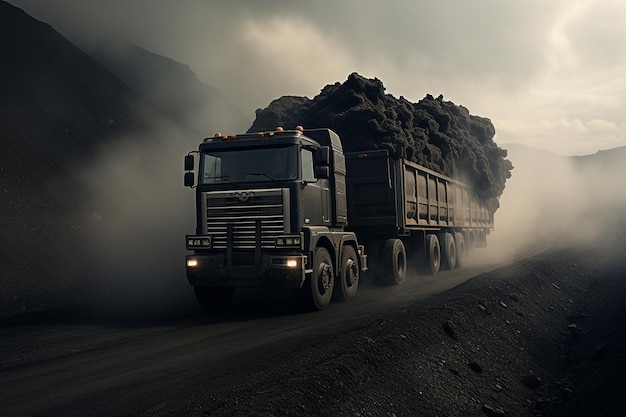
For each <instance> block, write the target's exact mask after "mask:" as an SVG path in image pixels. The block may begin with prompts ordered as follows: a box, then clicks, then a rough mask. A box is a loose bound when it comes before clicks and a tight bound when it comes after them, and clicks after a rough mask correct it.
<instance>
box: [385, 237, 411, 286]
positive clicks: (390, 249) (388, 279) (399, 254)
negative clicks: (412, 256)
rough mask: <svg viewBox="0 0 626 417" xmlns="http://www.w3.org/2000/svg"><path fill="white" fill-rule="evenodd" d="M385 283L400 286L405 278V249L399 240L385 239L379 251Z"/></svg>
mask: <svg viewBox="0 0 626 417" xmlns="http://www.w3.org/2000/svg"><path fill="white" fill-rule="evenodd" d="M381 264H382V265H383V267H384V271H385V275H384V276H383V279H384V280H385V283H388V284H391V285H400V284H402V283H403V282H404V279H405V278H406V267H407V260H406V249H405V247H404V243H402V241H401V240H400V239H387V240H386V241H385V243H384V245H383V249H382V251H381Z"/></svg>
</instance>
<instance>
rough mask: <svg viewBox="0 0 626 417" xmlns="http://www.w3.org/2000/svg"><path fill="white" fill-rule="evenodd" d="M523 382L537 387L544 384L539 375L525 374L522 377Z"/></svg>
mask: <svg viewBox="0 0 626 417" xmlns="http://www.w3.org/2000/svg"><path fill="white" fill-rule="evenodd" d="M522 384H524V385H526V386H527V387H529V388H532V389H537V388H539V387H540V386H541V385H543V381H542V380H541V378H539V377H538V376H537V375H525V376H523V377H522Z"/></svg>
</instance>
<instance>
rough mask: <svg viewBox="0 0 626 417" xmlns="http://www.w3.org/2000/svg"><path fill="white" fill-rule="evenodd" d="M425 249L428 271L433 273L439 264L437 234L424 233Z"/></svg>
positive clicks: (437, 270)
mask: <svg viewBox="0 0 626 417" xmlns="http://www.w3.org/2000/svg"><path fill="white" fill-rule="evenodd" d="M426 250H427V252H426V256H427V258H426V260H427V262H428V264H427V267H428V272H429V273H431V274H433V275H435V274H436V273H437V272H439V267H440V266H441V248H440V246H439V239H437V235H433V234H428V235H426Z"/></svg>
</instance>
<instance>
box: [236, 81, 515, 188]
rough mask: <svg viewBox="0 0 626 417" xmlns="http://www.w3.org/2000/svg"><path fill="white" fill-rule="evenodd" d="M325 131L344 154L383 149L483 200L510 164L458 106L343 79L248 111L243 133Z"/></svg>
mask: <svg viewBox="0 0 626 417" xmlns="http://www.w3.org/2000/svg"><path fill="white" fill-rule="evenodd" d="M298 125H301V126H303V127H304V128H305V129H307V128H318V127H328V128H330V129H332V130H334V131H335V132H337V133H338V134H339V136H340V137H341V139H342V142H343V147H344V151H346V152H353V151H363V150H371V149H388V150H389V153H390V154H391V155H392V156H393V157H394V158H406V159H409V160H411V161H414V162H416V163H418V164H420V165H423V166H425V167H427V168H430V169H432V170H434V171H436V172H439V173H441V174H444V175H447V176H450V177H453V178H457V179H460V180H462V181H464V182H465V183H467V184H470V185H471V186H473V187H474V188H475V190H476V192H477V193H479V194H480V195H481V196H482V197H483V198H485V199H490V200H491V199H496V198H498V197H499V196H500V195H501V194H502V192H503V191H504V186H505V182H506V180H507V178H510V176H511V170H512V169H513V165H512V164H511V162H510V161H508V160H507V159H505V158H506V156H507V152H506V150H504V149H501V148H499V147H498V146H497V145H496V144H495V143H494V141H493V137H494V135H495V133H496V131H495V128H494V126H493V124H492V123H491V121H490V120H489V119H486V118H483V117H478V116H474V115H471V114H470V113H469V110H468V109H467V108H465V107H463V106H458V105H455V104H454V103H452V102H450V101H444V100H443V97H442V96H439V97H438V98H434V97H433V96H431V95H427V96H426V97H424V98H423V99H422V100H420V101H419V102H417V103H411V102H410V101H408V100H406V99H404V98H403V97H400V98H395V97H393V96H392V95H390V94H385V87H384V86H383V83H382V82H381V81H380V80H378V79H367V78H364V77H362V76H360V75H358V74H356V73H353V74H351V75H350V76H349V77H348V79H347V80H346V82H344V83H343V84H341V83H335V84H332V85H331V84H329V85H327V86H326V87H324V88H323V89H322V91H321V93H320V94H319V95H318V96H316V97H315V98H313V99H309V98H307V97H295V96H284V97H281V98H279V99H277V100H274V101H272V102H271V103H270V105H269V106H268V107H267V108H265V109H258V110H257V111H256V120H255V121H254V123H253V124H252V127H250V129H249V130H248V131H249V132H258V131H266V130H273V129H275V128H276V127H277V126H282V127H284V128H285V129H293V128H295V127H296V126H298Z"/></svg>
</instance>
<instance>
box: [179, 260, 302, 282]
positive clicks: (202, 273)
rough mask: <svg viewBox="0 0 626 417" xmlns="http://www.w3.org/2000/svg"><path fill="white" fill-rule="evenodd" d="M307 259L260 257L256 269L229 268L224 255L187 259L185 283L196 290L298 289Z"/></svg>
mask: <svg viewBox="0 0 626 417" xmlns="http://www.w3.org/2000/svg"><path fill="white" fill-rule="evenodd" d="M306 263H307V257H306V255H302V254H298V255H262V256H261V259H260V263H259V264H257V265H237V266H235V265H228V264H227V262H226V254H223V253H216V254H194V255H187V280H188V281H189V284H190V285H192V286H194V287H196V286H199V287H231V288H300V287H302V284H303V283H304V280H305V278H306V273H307V272H309V271H307V270H306Z"/></svg>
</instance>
